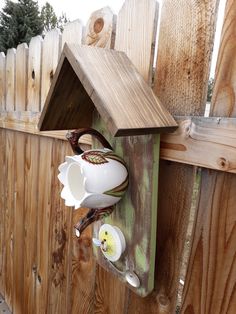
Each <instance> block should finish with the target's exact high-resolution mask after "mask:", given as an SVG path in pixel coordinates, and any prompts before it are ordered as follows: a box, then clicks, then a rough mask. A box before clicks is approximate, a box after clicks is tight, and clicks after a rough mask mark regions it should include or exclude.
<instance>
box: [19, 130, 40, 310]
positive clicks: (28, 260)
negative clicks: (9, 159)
mask: <svg viewBox="0 0 236 314" xmlns="http://www.w3.org/2000/svg"><path fill="white" fill-rule="evenodd" d="M38 160H39V137H38V136H35V135H31V134H27V135H25V160H24V162H25V167H24V177H25V191H24V192H25V194H24V197H25V205H24V206H25V211H24V224H25V226H27V232H25V233H24V253H23V255H24V285H25V290H24V295H23V296H22V299H23V306H24V307H23V310H22V313H34V312H35V304H36V302H35V292H36V266H37V260H36V253H37V250H36V247H37V245H36V244H37V232H36V230H37V217H38V180H39V173H38V170H39V167H38Z"/></svg>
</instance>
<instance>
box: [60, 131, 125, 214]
mask: <svg viewBox="0 0 236 314" xmlns="http://www.w3.org/2000/svg"><path fill="white" fill-rule="evenodd" d="M88 133H89V134H92V135H94V136H96V137H97V138H98V139H99V140H100V142H102V144H103V145H104V146H106V147H109V148H104V149H91V150H88V151H85V152H83V151H82V150H81V149H80V147H79V146H78V139H79V138H80V136H82V135H84V134H88ZM94 133H95V134H94ZM68 140H69V141H70V143H71V146H72V149H73V150H74V152H76V153H80V154H79V155H74V156H67V157H66V159H65V162H64V163H63V164H61V165H60V166H59V168H58V169H59V171H60V174H59V175H58V178H59V180H60V182H61V183H62V184H63V185H64V188H63V190H62V192H61V197H62V198H63V199H64V200H65V204H66V205H67V206H74V207H75V208H76V209H77V208H79V207H87V208H97V209H100V208H106V207H110V206H112V205H114V204H116V203H117V202H118V201H119V200H120V199H121V197H122V195H123V194H124V193H125V191H126V189H127V187H128V171H127V168H126V166H125V163H124V161H123V159H121V158H120V157H119V156H118V155H116V154H115V153H114V152H113V151H112V150H111V149H110V144H109V143H108V142H107V141H106V140H105V138H103V136H102V135H101V134H100V133H98V132H97V131H95V130H92V129H82V130H78V131H74V132H71V133H69V136H68Z"/></svg>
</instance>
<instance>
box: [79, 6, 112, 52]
mask: <svg viewBox="0 0 236 314" xmlns="http://www.w3.org/2000/svg"><path fill="white" fill-rule="evenodd" d="M114 32H115V16H114V15H113V12H112V11H111V9H110V8H109V7H105V8H102V9H100V10H97V11H95V12H93V13H92V14H91V15H90V17H89V19H88V22H87V24H86V28H85V34H84V44H85V45H88V46H96V47H101V48H114V37H115V33H114Z"/></svg>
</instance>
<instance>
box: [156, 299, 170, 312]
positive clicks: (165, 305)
mask: <svg viewBox="0 0 236 314" xmlns="http://www.w3.org/2000/svg"><path fill="white" fill-rule="evenodd" d="M157 302H158V305H159V309H160V310H161V311H164V313H169V310H170V300H169V298H168V297H167V296H166V295H164V294H158V296H157Z"/></svg>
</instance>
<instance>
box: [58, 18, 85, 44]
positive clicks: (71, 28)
mask: <svg viewBox="0 0 236 314" xmlns="http://www.w3.org/2000/svg"><path fill="white" fill-rule="evenodd" d="M82 33H83V24H82V22H81V21H80V20H75V21H73V22H71V23H68V24H66V25H65V27H64V30H63V33H62V48H63V46H64V44H65V42H67V43H69V44H81V42H82Z"/></svg>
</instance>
